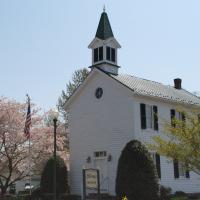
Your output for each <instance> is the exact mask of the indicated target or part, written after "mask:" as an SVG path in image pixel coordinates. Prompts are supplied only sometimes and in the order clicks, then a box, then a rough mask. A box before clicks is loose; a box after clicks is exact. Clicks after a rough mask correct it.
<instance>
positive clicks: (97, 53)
mask: <svg viewBox="0 0 200 200" xmlns="http://www.w3.org/2000/svg"><path fill="white" fill-rule="evenodd" d="M101 60H103V47H99V48H96V49H94V62H98V61H101Z"/></svg>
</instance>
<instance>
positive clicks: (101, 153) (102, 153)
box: [94, 151, 107, 158]
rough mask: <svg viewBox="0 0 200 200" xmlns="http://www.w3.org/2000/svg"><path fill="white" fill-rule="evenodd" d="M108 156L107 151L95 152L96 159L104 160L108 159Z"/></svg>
mask: <svg viewBox="0 0 200 200" xmlns="http://www.w3.org/2000/svg"><path fill="white" fill-rule="evenodd" d="M106 155H107V152H106V151H95V152H94V157H95V158H103V157H106Z"/></svg>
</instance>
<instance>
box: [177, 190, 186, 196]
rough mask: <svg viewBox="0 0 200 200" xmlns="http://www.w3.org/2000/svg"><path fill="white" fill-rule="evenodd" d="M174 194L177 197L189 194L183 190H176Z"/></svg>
mask: <svg viewBox="0 0 200 200" xmlns="http://www.w3.org/2000/svg"><path fill="white" fill-rule="evenodd" d="M174 196H175V197H186V196H187V194H186V193H185V192H183V191H176V192H175V193H174Z"/></svg>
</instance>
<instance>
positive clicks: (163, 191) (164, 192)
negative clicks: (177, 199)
mask: <svg viewBox="0 0 200 200" xmlns="http://www.w3.org/2000/svg"><path fill="white" fill-rule="evenodd" d="M171 190H172V189H171V188H169V187H165V186H162V185H161V186H160V200H170V199H171V198H170V194H171Z"/></svg>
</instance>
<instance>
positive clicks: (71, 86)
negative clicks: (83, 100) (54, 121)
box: [57, 68, 89, 126]
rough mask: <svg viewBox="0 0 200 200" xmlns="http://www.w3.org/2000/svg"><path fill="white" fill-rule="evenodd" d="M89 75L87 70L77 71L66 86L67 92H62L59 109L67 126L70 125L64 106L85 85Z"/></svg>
mask: <svg viewBox="0 0 200 200" xmlns="http://www.w3.org/2000/svg"><path fill="white" fill-rule="evenodd" d="M88 74H89V71H88V69H87V68H83V69H79V70H76V71H75V72H74V73H73V74H72V80H71V81H69V82H68V83H67V84H66V90H63V91H62V94H61V96H60V97H59V99H58V105H57V107H58V110H59V112H60V113H61V114H62V116H63V118H64V120H65V123H66V126H67V125H68V114H67V112H66V110H65V109H64V104H65V102H66V101H67V100H68V99H69V97H70V96H71V95H72V94H73V93H74V91H75V90H76V89H77V88H78V87H79V86H80V85H81V84H82V83H83V81H84V80H85V78H86V77H87V76H88Z"/></svg>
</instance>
